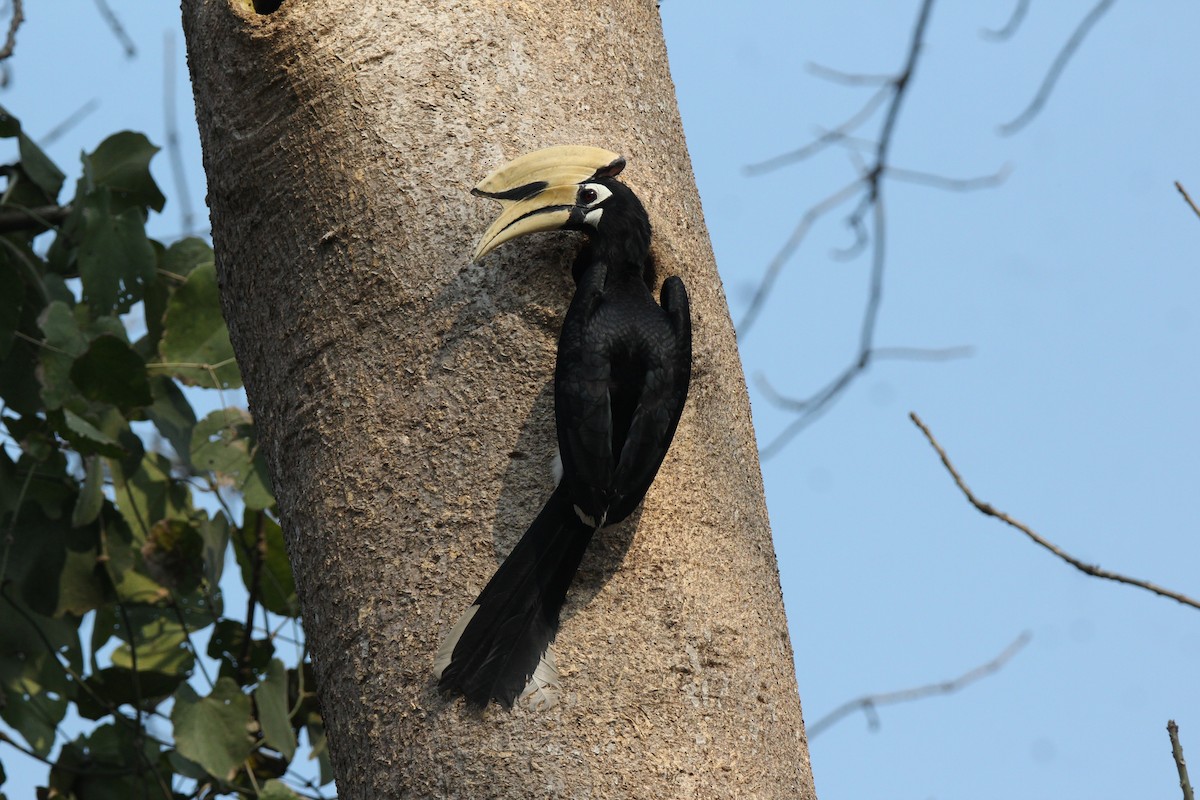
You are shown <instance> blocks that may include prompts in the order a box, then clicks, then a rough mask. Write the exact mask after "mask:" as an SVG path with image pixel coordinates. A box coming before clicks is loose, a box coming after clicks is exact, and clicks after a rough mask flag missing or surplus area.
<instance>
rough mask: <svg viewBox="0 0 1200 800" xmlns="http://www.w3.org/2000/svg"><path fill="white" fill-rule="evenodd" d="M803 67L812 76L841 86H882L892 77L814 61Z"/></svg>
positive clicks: (890, 80) (889, 81)
mask: <svg viewBox="0 0 1200 800" xmlns="http://www.w3.org/2000/svg"><path fill="white" fill-rule="evenodd" d="M804 68H805V69H807V70H808V71H809V73H810V74H811V75H812V76H813V77H816V78H824V79H825V80H827V81H829V82H830V83H840V84H842V85H843V86H882V85H883V84H885V83H891V82H892V79H893V78H894V76H892V75H868V74H866V73H862V72H843V71H842V70H840V69H834V68H833V67H827V66H825V65H824V64H818V63H816V62H815V61H810V62H808V63H807V64H805V65H804Z"/></svg>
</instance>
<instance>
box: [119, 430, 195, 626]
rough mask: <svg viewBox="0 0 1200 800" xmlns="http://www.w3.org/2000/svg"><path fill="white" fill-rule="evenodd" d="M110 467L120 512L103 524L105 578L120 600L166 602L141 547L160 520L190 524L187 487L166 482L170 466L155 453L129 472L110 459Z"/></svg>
mask: <svg viewBox="0 0 1200 800" xmlns="http://www.w3.org/2000/svg"><path fill="white" fill-rule="evenodd" d="M108 468H109V472H110V473H111V474H112V476H113V490H114V496H115V499H116V506H117V509H118V511H119V514H117V515H114V519H113V520H111V521H109V522H108V524H107V525H106V531H107V534H108V535H107V539H106V542H107V555H108V559H107V560H106V561H105V562H104V566H105V568H106V569H107V571H108V575H109V578H110V579H111V580H112V582H113V585H114V587H115V588H116V591H117V596H118V597H120V598H121V599H122V600H125V601H129V602H138V603H155V602H158V601H161V600H164V599H166V598H167V597H168V596H169V595H170V592H169V590H168V589H166V588H165V587H164V586H162V585H161V584H159V583H158V582H157V581H156V580H154V579H153V578H152V577H151V576H150V571H149V570H148V569H147V567H146V564H145V557H144V555H143V548H145V547H146V546H147V543H148V542H149V541H150V539H151V532H152V530H153V528H154V526H155V524H156V523H158V522H159V521H160V520H165V519H169V520H183V521H187V520H190V519H191V517H192V514H193V511H192V507H191V495H190V493H189V492H188V490H187V487H186V485H183V484H181V483H179V482H177V481H175V480H173V479H172V478H171V477H170V469H171V465H170V462H168V461H167V460H166V458H164V457H163V456H162V455H160V454H158V453H147V454H146V455H145V457H144V458H143V459H142V461H141V462H140V466H139V467H138V468H136V469H134V470H132V471H129V470H128V467H126V466H123V465H122V464H120V463H119V462H117V461H114V460H110V461H109V462H108ZM126 475H128V477H126Z"/></svg>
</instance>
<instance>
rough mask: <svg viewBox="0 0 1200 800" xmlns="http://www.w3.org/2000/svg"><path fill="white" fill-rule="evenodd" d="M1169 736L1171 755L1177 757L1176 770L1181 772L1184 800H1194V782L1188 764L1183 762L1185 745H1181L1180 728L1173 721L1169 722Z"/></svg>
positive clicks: (1180, 785)
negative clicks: (1189, 773)
mask: <svg viewBox="0 0 1200 800" xmlns="http://www.w3.org/2000/svg"><path fill="white" fill-rule="evenodd" d="M1167 736H1169V737H1171V755H1173V756H1174V757H1175V769H1177V770H1178V771H1179V788H1180V789H1182V790H1183V800H1193V796H1192V782H1191V781H1190V780H1189V779H1188V771H1187V762H1186V761H1184V760H1183V745H1181V744H1180V743H1179V726H1178V725H1176V724H1175V720H1173V719H1171V720H1167Z"/></svg>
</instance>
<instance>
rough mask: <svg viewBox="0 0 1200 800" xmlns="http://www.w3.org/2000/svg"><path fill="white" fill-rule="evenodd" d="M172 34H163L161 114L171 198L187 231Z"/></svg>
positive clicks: (191, 220) (188, 206)
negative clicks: (171, 188)
mask: <svg viewBox="0 0 1200 800" xmlns="http://www.w3.org/2000/svg"><path fill="white" fill-rule="evenodd" d="M175 94H176V92H175V35H174V33H172V32H171V31H167V32H166V33H165V34H164V35H163V117H164V122H165V125H164V134H165V135H166V139H167V145H166V146H167V155H168V156H169V157H170V160H171V176H172V177H173V178H174V180H175V202H177V203H178V204H179V218H180V223H181V224H182V226H183V229H184V230H185V231H191V230H192V228H193V226H194V225H195V217H196V215H195V214H194V213H193V212H192V196H191V193H190V192H188V184H187V169H186V168H185V167H184V163H183V148H182V147H181V146H180V144H179V121H178V119H177V115H176V112H175Z"/></svg>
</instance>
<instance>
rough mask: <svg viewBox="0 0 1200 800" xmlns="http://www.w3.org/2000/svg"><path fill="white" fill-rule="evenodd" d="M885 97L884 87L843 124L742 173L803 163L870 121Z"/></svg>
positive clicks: (886, 88)
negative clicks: (798, 162)
mask: <svg viewBox="0 0 1200 800" xmlns="http://www.w3.org/2000/svg"><path fill="white" fill-rule="evenodd" d="M887 96H888V87H886V86H885V87H883V88H882V89H880V90H879V91H877V92H875V94H873V95H871V96H870V98H868V99H867V102H866V103H864V104H863V107H862V108H860V109H859V110H858V111H856V112H854V113H853V114H851V115H850V117H849V118H847V119H846V121H845V122H843V123H842V124H841V125H838V126H837V127H836V128H834V129H832V130H828V131H825V132H823V133H822V134H821V135H819V136H818V137H817V138H816V139H814V140H812V141H811V142H809V143H808V144H806V145H804V146H803V147H800V148H797V149H795V150H792V151H791V152H788V153H783V154H781V155H777V156H773V157H771V158H768V159H767V160H766V161H759V162H758V163H757V164H747V165H746V166H745V167H743V169H742V171H743V172H745V173H746V174H747V175H762V174H763V173H765V172H771V171H772V170H776V169H779V168H781V167H786V166H787V165H788V164H795V163H796V162H797V161H803V160H804V159H806V158H809V157H811V156H813V155H816V154H817V153H819V152H821V151H822V150H824V149H825V148H826V147H828V146H829V145H831V144H833V143H834V142H837V141H839V140H841V139H844V138H845V137H846V136H847V135H848V134H849V133H850V131H852V130H854V129H855V128H857V127H858V126H859V125H862V124H863V123H864V122H866V121H867V120H868V119H870V118H871V115H872V114H874V113H875V110H876V109H878V108H879V106H880V104H881V103H882V102H883V101H884V100H886V99H887Z"/></svg>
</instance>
